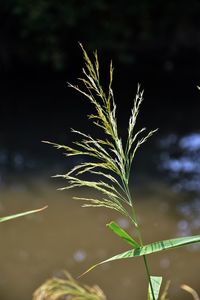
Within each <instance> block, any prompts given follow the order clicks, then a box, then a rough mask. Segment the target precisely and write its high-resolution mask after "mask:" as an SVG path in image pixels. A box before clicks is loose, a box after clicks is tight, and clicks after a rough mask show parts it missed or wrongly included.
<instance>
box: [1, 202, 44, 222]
mask: <svg viewBox="0 0 200 300" xmlns="http://www.w3.org/2000/svg"><path fill="white" fill-rule="evenodd" d="M47 207H48V206H47V205H46V206H44V207H42V208H39V209H34V210H29V211H25V212H22V213H19V214H14V215H10V216H6V217H2V218H0V222H5V221H9V220H12V219H16V218H19V217H23V216H26V215H30V214H34V213H37V212H40V211H42V210H44V209H46V208H47Z"/></svg>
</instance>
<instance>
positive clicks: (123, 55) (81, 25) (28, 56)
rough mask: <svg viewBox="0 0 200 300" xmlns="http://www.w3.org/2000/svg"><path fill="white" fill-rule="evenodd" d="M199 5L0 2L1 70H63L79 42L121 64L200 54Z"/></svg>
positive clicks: (40, 0) (194, 0)
mask: <svg viewBox="0 0 200 300" xmlns="http://www.w3.org/2000/svg"><path fill="white" fill-rule="evenodd" d="M199 12H200V3H199V1H198V0H192V1H190V3H189V4H188V2H186V1H182V2H181V3H179V2H175V1H164V2H163V1H149V0H141V1H140V0H135V1H131V0H127V1H125V2H124V1H119V0H116V1H106V0H94V1H89V0H85V1H80V0H68V1H64V0H61V1H59V2H57V1H54V0H35V1H27V0H12V1H11V0H10V1H9V0H2V1H1V4H0V20H1V21H0V22H1V26H0V32H1V35H0V39H1V40H0V42H1V47H0V66H1V67H4V68H9V67H10V68H11V67H12V63H13V62H14V61H18V62H21V63H26V64H29V65H31V66H32V67H33V66H34V64H35V62H36V63H37V64H38V65H49V66H50V67H51V68H52V69H56V70H61V69H62V68H64V66H65V67H66V65H67V64H68V57H70V61H71V60H72V61H74V60H73V59H72V58H73V55H74V49H75V45H74V44H75V43H77V41H82V42H84V43H87V45H88V48H93V49H94V48H98V49H103V50H104V51H107V52H109V53H111V55H112V57H114V58H116V59H118V60H119V61H121V62H123V63H129V64H130V63H133V62H134V61H135V60H137V57H138V55H141V54H145V53H146V54H147V53H148V54H149V55H152V56H157V54H158V53H162V56H163V57H174V56H176V55H179V54H180V53H182V49H186V50H188V49H196V50H197V51H199V50H200V45H199V38H198V28H199Z"/></svg>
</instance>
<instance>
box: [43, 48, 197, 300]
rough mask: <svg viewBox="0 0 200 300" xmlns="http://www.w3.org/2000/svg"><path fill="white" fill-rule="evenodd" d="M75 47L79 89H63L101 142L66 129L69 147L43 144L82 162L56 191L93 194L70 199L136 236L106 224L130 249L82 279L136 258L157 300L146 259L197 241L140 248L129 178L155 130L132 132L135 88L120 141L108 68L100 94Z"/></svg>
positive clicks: (95, 76) (95, 69)
mask: <svg viewBox="0 0 200 300" xmlns="http://www.w3.org/2000/svg"><path fill="white" fill-rule="evenodd" d="M80 46H81V48H82V51H83V56H84V62H85V67H84V68H83V77H82V78H79V82H80V85H72V84H69V87H71V88H73V89H75V90H76V91H78V92H79V93H81V94H82V95H83V96H85V97H86V99H87V100H89V102H90V103H91V104H92V105H93V108H94V113H92V114H90V115H89V116H88V118H89V119H90V121H91V123H92V126H94V127H98V128H99V129H100V130H102V133H103V134H104V138H101V137H100V138H98V137H94V136H92V135H90V134H86V133H84V132H81V131H77V130H74V129H72V132H73V133H75V134H77V135H78V136H79V138H80V139H79V141H75V142H74V143H73V146H71V147H70V146H66V145H60V144H57V143H52V142H47V141H45V142H46V143H49V144H52V145H53V146H54V147H56V148H58V149H61V150H64V152H65V155H66V156H67V157H71V156H76V157H81V158H82V159H83V158H84V159H85V161H84V162H81V163H77V165H75V166H74V167H73V168H72V169H71V170H69V171H68V172H67V173H66V174H64V175H56V176H55V177H62V178H64V179H66V180H67V181H68V185H67V186H65V187H63V188H61V190H66V189H72V188H77V187H87V188H91V189H94V190H96V191H98V192H99V197H98V198H96V197H94V198H89V197H81V198H77V197H75V199H78V200H82V201H84V202H85V203H84V204H83V207H106V208H109V209H112V210H115V211H117V212H118V213H120V214H122V215H123V216H125V217H126V218H128V219H129V221H130V222H131V223H132V226H133V227H134V229H135V233H136V236H137V237H136V238H133V237H131V236H130V235H129V234H128V233H127V232H125V231H124V230H123V229H122V228H121V227H120V226H119V225H118V224H117V223H115V222H114V221H112V222H110V223H109V224H107V226H108V228H109V229H111V230H112V231H113V232H114V233H115V234H116V235H117V236H119V237H120V238H122V239H123V240H124V242H126V243H128V244H129V245H130V250H128V251H126V252H124V253H120V254H117V255H115V256H113V257H111V258H109V259H107V260H105V261H103V262H99V263H97V264H95V265H94V266H92V267H91V268H89V269H88V270H87V271H86V272H84V273H83V274H85V273H87V272H88V271H91V270H92V269H93V268H95V267H96V266H98V265H101V264H103V263H106V262H110V261H113V260H118V259H125V258H134V257H137V256H141V257H142V258H143V261H144V268H145V272H146V275H147V278H148V282H149V288H148V300H157V299H158V298H159V290H160V286H161V282H162V277H161V276H152V274H151V271H150V267H149V263H148V259H147V256H148V255H149V254H152V253H155V252H158V251H163V250H167V249H171V248H177V247H180V246H183V245H188V244H191V243H199V242H200V235H197V236H192V237H181V238H175V239H170V240H163V241H158V242H154V243H151V244H148V245H145V244H144V241H143V237H142V233H141V229H140V224H139V222H138V216H137V214H136V211H135V199H134V198H133V196H132V194H131V191H130V175H131V169H132V164H133V159H134V157H135V154H136V152H137V150H138V149H139V147H140V146H141V145H142V144H143V143H144V142H146V141H147V140H148V139H149V138H150V137H151V136H152V135H153V134H154V133H155V132H156V130H157V129H156V130H152V131H149V132H147V131H146V129H145V128H142V129H140V130H139V131H136V129H135V127H136V120H137V116H138V113H139V110H140V106H141V104H142V102H143V91H142V90H141V88H140V86H139V85H138V89H137V93H136V96H135V99H134V102H133V108H132V110H131V115H130V118H129V122H128V130H127V137H126V139H125V140H123V141H122V139H121V137H120V136H119V133H118V123H117V116H116V103H115V99H114V93H113V90H112V81H113V65H112V62H111V63H110V70H109V83H108V87H107V88H106V89H105V88H104V87H103V86H102V84H101V78H100V70H99V60H98V55H97V52H94V55H93V57H92V58H90V56H89V55H88V53H87V52H86V51H85V49H84V48H83V46H82V45H80ZM77 162H78V160H77ZM88 174H89V175H90V178H91V177H92V179H91V180H88V179H86V178H87V176H86V175H88ZM91 175H92V176H91Z"/></svg>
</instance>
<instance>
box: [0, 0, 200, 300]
mask: <svg viewBox="0 0 200 300" xmlns="http://www.w3.org/2000/svg"><path fill="white" fill-rule="evenodd" d="M199 15H200V2H199V1H198V0H191V1H190V2H189V3H188V1H182V2H181V3H180V2H178V1H177V2H176V1H170V0H169V1H165V2H163V1H149V0H131V1H129V0H126V1H119V0H115V1H105V0H93V1H87V0H85V1H83V0H82V1H78V0H67V1H62V0H60V1H53V0H35V1H25V0H12V1H11V0H2V1H1V3H0V76H1V80H0V213H1V215H6V214H10V213H14V212H19V211H23V210H27V209H32V208H38V207H41V206H43V205H46V204H48V205H49V208H48V209H47V210H46V211H44V212H42V213H40V214H38V215H34V216H29V217H27V218H24V219H20V220H16V221H12V222H10V223H3V224H2V225H1V226H0V234H1V255H0V262H1V272H0V297H1V299H2V300H14V299H15V300H16V299H20V300H27V299H31V297H32V293H33V291H34V290H35V289H36V288H37V287H38V286H39V285H40V284H41V283H42V282H43V281H44V280H46V279H47V278H49V277H51V276H53V275H57V274H59V272H60V271H61V270H62V269H67V270H68V271H69V272H71V273H72V274H73V275H74V276H75V277H76V276H77V275H79V274H80V273H82V272H83V271H84V270H85V269H87V267H88V266H90V265H91V264H93V263H95V262H96V261H98V260H101V259H105V258H107V257H110V256H112V255H113V254H116V253H118V252H120V251H123V250H124V249H126V248H124V245H123V243H122V244H121V242H120V241H118V239H117V238H115V237H114V236H112V233H110V232H107V231H108V230H107V229H106V228H105V223H106V222H109V221H110V220H112V219H115V220H117V221H118V222H119V223H120V224H121V226H123V227H124V228H125V229H127V230H130V228H129V224H128V223H127V221H126V220H125V219H123V218H120V217H119V216H118V215H114V214H113V213H111V212H109V211H104V210H92V209H82V208H80V203H77V202H74V201H73V200H72V196H73V195H74V194H75V191H74V193H73V194H72V193H71V192H70V193H69V192H58V191H57V190H56V189H57V188H58V187H62V186H64V185H65V182H62V181H61V182H60V181H58V180H55V179H52V178H51V175H54V174H57V173H61V174H62V173H64V172H65V171H66V170H68V169H69V168H70V167H71V166H72V162H71V161H70V160H66V159H65V157H64V156H63V155H62V153H59V152H58V151H56V150H55V149H52V147H51V146H49V145H45V144H43V143H41V141H42V140H50V141H55V142H58V143H65V144H70V143H71V141H72V140H74V139H76V137H74V135H73V134H72V133H71V131H70V128H72V127H73V128H76V129H81V130H85V131H86V132H89V131H90V128H89V122H88V120H87V117H86V115H87V114H88V113H90V112H91V111H92V108H91V106H90V104H89V103H87V101H85V99H83V97H82V96H81V95H79V94H77V93H76V92H75V91H73V90H72V89H70V88H68V87H67V82H70V83H73V84H76V83H77V79H76V78H77V77H80V75H81V69H82V67H83V59H82V53H81V49H80V47H79V45H78V42H79V41H80V42H82V43H83V45H84V46H85V48H86V49H87V50H88V51H89V52H90V53H92V52H93V51H94V50H95V49H97V50H98V53H99V58H100V64H101V73H102V81H103V83H106V79H107V78H108V69H109V62H110V60H111V59H112V60H113V64H114V68H115V71H114V84H113V89H114V92H115V99H116V103H117V106H118V115H117V116H118V122H119V130H120V135H121V136H122V137H125V136H126V128H127V124H128V118H129V114H130V109H131V106H132V104H133V99H134V95H135V93H136V90H137V84H138V83H140V84H141V86H142V88H144V90H145V93H144V98H145V100H144V102H143V106H142V109H141V113H140V116H139V119H138V128H141V127H142V126H145V127H147V128H149V129H154V128H157V127H158V128H159V131H158V132H157V133H156V134H155V135H154V137H153V138H152V139H151V140H150V141H148V143H147V144H146V145H145V146H143V147H142V149H140V150H139V152H138V155H137V157H136V160H135V164H134V172H133V176H132V178H131V182H132V189H133V192H134V195H135V199H136V200H137V201H136V202H137V206H138V213H139V216H140V219H141V224H142V226H143V227H144V230H143V231H144V236H145V238H146V241H147V242H151V241H156V240H158V239H167V238H171V237H175V236H178V235H190V234H199V229H200V196H199V192H200V185H199V182H200V181H199V180H200V120H199V111H200V91H198V89H197V85H198V84H200V81H199V78H200V76H199V75H200V74H199V73H200V55H199V54H200V18H199ZM92 130H93V129H92ZM77 193H79V192H78V191H77V192H76V195H77ZM155 208H156V209H155ZM198 262H199V247H188V248H184V249H180V250H177V251H172V252H167V253H164V254H160V255H158V256H156V257H154V256H152V258H151V260H150V263H151V265H152V270H153V273H155V274H156V275H160V274H163V275H164V278H165V282H166V280H167V279H170V280H171V287H170V290H169V293H170V295H171V298H172V299H182V300H183V299H189V296H188V295H187V294H185V292H184V291H181V289H180V285H181V284H182V283H187V284H189V285H191V286H192V287H193V288H195V289H196V290H197V291H199V292H200V286H199V280H198V270H199V266H198ZM83 281H84V282H86V283H87V284H94V283H97V284H99V285H100V286H101V287H102V289H103V290H104V292H105V294H107V296H108V298H109V299H115V300H120V299H123V300H126V299H130V297H132V298H133V295H134V298H135V299H145V291H146V284H147V282H146V278H145V276H144V273H143V265H142V262H141V261H140V259H137V260H135V261H134V260H132V261H128V262H119V263H113V264H108V265H106V266H104V267H101V268H99V269H97V270H96V271H94V272H93V273H91V274H89V275H88V276H86V277H85V278H83Z"/></svg>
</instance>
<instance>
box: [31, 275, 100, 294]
mask: <svg viewBox="0 0 200 300" xmlns="http://www.w3.org/2000/svg"><path fill="white" fill-rule="evenodd" d="M58 299H63V300H64V299H67V300H106V296H105V295H104V293H103V291H102V290H101V289H100V288H99V287H98V286H97V285H94V286H92V287H90V286H88V285H83V284H82V285H81V284H80V283H78V282H77V281H76V280H75V279H74V278H73V277H72V276H71V275H70V274H69V273H68V272H66V271H64V272H63V274H62V276H60V277H53V278H50V279H48V280H47V281H46V282H45V283H43V284H42V285H41V286H40V287H39V288H38V289H37V290H36V291H35V292H34V294H33V300H58Z"/></svg>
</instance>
